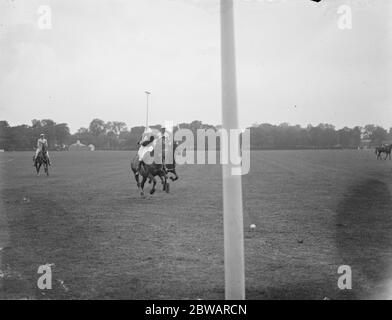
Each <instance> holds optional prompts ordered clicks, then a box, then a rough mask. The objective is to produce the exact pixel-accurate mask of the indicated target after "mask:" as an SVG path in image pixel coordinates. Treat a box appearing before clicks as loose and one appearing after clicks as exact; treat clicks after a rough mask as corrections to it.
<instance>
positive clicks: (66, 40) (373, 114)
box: [0, 0, 392, 132]
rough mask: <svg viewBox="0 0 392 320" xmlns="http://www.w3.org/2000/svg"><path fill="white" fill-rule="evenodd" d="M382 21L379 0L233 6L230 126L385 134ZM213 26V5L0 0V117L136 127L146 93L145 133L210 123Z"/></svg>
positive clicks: (387, 69)
mask: <svg viewBox="0 0 392 320" xmlns="http://www.w3.org/2000/svg"><path fill="white" fill-rule="evenodd" d="M342 4H348V5H350V7H351V9H352V29H346V30H342V29H340V28H339V27H338V20H339V18H340V17H341V15H339V14H338V12H337V11H338V8H339V6H340V5H342ZM42 5H47V6H49V8H50V10H51V28H50V29H42V28H40V23H42V19H41V18H42V11H39V10H40V9H39V8H40V6H42ZM391 15H392V11H391V4H390V0H355V1H354V0H346V1H340V0H323V1H322V2H321V3H318V4H317V3H314V2H311V1H308V0H286V1H285V0H275V1H273V0H235V28H236V57H237V83H238V108H239V120H240V125H241V126H242V127H246V126H249V125H252V124H254V123H265V122H268V123H272V124H279V123H282V122H288V123H290V124H300V125H303V126H306V125H307V124H313V125H317V124H319V123H331V124H334V125H336V127H337V128H341V127H344V126H349V127H353V126H356V125H360V126H363V125H366V124H368V123H375V124H379V125H382V126H384V127H385V128H390V127H392V98H391V92H392V90H390V89H391V88H390V87H391V80H392V79H391V77H390V75H391V74H392V67H391V63H390V57H391V46H390V44H391V32H388V30H392V23H391V22H390V21H392V19H391V18H392V16H391ZM219 28H220V23H219V2H218V1H217V0H121V1H120V0H67V1H64V0H45V1H42V0H0V120H7V121H8V122H9V123H10V125H19V124H30V123H31V120H32V119H53V120H54V121H56V122H58V123H62V122H66V123H68V124H69V126H70V128H71V131H72V132H75V131H76V130H78V129H79V128H80V127H88V124H89V123H90V121H91V120H92V119H94V118H100V119H103V120H105V121H123V122H125V123H126V124H127V125H128V126H129V127H132V126H137V125H143V124H144V123H145V117H146V115H145V106H146V97H145V93H144V92H145V91H146V90H148V91H150V92H151V93H152V94H151V99H150V113H149V119H150V123H151V124H163V123H164V122H165V121H166V120H170V121H174V123H178V122H190V121H193V120H201V121H203V122H206V123H210V124H215V125H217V124H220V123H221V87H220V86H221V79H220V75H221V73H220V29H219Z"/></svg>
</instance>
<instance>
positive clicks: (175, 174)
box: [170, 169, 178, 181]
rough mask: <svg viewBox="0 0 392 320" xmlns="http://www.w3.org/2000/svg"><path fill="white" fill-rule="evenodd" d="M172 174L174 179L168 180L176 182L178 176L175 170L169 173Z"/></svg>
mask: <svg viewBox="0 0 392 320" xmlns="http://www.w3.org/2000/svg"><path fill="white" fill-rule="evenodd" d="M171 172H172V173H173V174H174V176H175V177H174V178H173V177H170V180H171V181H176V180H178V174H177V172H176V169H173V170H172V171H171Z"/></svg>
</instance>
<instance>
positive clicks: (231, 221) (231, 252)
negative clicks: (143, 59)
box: [220, 0, 245, 300]
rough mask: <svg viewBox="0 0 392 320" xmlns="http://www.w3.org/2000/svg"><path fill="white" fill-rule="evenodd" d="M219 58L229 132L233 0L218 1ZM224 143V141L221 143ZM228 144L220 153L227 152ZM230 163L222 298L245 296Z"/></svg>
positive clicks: (233, 115) (225, 173) (225, 170)
mask: <svg viewBox="0 0 392 320" xmlns="http://www.w3.org/2000/svg"><path fill="white" fill-rule="evenodd" d="M220 9H221V10H220V15H221V59H222V62H221V64H222V127H223V129H224V130H226V131H227V132H228V136H229V137H230V129H238V111H237V83H236V82H237V80H236V63H235V41H234V12H233V10H234V9H233V0H221V2H220ZM223 145H224V144H223ZM229 145H230V143H229V144H228V146H223V148H222V150H221V152H223V153H226V154H229ZM233 168H234V166H233V165H232V164H230V161H229V164H223V165H222V179H223V218H224V252H225V297H226V299H227V300H243V299H245V262H244V230H243V228H244V226H243V213H242V183H241V176H240V175H233V174H232V169H233Z"/></svg>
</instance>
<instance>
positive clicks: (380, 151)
mask: <svg viewBox="0 0 392 320" xmlns="http://www.w3.org/2000/svg"><path fill="white" fill-rule="evenodd" d="M391 151H392V145H384V146H381V147H376V149H375V152H374V153H375V154H376V155H377V159H380V160H382V158H381V155H382V154H383V153H385V158H384V160H387V158H388V156H389V160H391Z"/></svg>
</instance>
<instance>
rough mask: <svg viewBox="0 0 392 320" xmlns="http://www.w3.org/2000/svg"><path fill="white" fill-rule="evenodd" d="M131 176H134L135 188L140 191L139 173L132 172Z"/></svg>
mask: <svg viewBox="0 0 392 320" xmlns="http://www.w3.org/2000/svg"><path fill="white" fill-rule="evenodd" d="M133 175H134V176H135V180H136V184H137V188H138V189H140V182H139V172H138V171H133Z"/></svg>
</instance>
